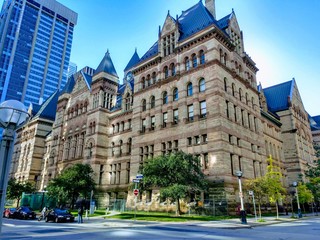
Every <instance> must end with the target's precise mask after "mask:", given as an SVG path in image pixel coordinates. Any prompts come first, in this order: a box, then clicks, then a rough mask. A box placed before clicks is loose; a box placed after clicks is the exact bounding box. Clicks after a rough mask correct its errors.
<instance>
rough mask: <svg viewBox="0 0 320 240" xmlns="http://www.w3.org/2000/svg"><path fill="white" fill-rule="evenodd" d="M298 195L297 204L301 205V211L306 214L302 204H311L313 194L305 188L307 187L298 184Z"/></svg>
mask: <svg viewBox="0 0 320 240" xmlns="http://www.w3.org/2000/svg"><path fill="white" fill-rule="evenodd" d="M298 195H299V202H300V203H301V204H302V207H303V211H304V212H306V210H305V207H304V204H305V203H311V202H312V201H313V194H312V192H311V191H310V190H309V189H308V188H307V185H305V184H303V183H301V182H299V185H298Z"/></svg>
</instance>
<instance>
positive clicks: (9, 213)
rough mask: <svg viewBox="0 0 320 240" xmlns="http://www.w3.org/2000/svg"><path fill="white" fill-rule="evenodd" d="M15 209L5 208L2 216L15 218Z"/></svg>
mask: <svg viewBox="0 0 320 240" xmlns="http://www.w3.org/2000/svg"><path fill="white" fill-rule="evenodd" d="M16 215H17V209H16V208H5V209H4V211H3V217H5V218H16Z"/></svg>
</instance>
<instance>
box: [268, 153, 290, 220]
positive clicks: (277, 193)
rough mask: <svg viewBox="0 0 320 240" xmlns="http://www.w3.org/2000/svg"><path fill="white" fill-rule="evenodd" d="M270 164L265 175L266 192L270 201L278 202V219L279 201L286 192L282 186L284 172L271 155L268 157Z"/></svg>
mask: <svg viewBox="0 0 320 240" xmlns="http://www.w3.org/2000/svg"><path fill="white" fill-rule="evenodd" d="M268 161H269V165H268V167H267V173H266V175H265V176H264V178H265V184H266V187H267V188H266V193H267V194H268V196H269V201H270V202H271V203H275V204H276V211H277V219H278V218H279V209H278V201H279V200H281V199H283V196H284V195H285V194H286V190H285V188H284V187H283V186H282V181H281V179H282V174H281V172H280V168H279V167H277V166H274V165H273V159H272V157H271V156H270V157H269V158H268Z"/></svg>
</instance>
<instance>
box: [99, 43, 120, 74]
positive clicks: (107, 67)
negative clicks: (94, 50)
mask: <svg viewBox="0 0 320 240" xmlns="http://www.w3.org/2000/svg"><path fill="white" fill-rule="evenodd" d="M100 72H105V73H108V74H110V75H112V76H114V77H117V78H118V74H117V72H116V69H115V68H114V65H113V62H112V60H111V57H110V53H109V49H108V50H107V52H106V54H105V55H104V57H103V59H102V60H101V62H100V64H99V66H98V67H97V69H96V71H95V72H94V75H97V74H98V73H100Z"/></svg>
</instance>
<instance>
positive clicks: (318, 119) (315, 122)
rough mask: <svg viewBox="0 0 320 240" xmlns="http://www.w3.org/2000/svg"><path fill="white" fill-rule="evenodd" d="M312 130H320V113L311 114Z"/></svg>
mask: <svg viewBox="0 0 320 240" xmlns="http://www.w3.org/2000/svg"><path fill="white" fill-rule="evenodd" d="M309 120H310V127H311V131H317V130H320V115H318V116H314V117H311V116H309Z"/></svg>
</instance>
